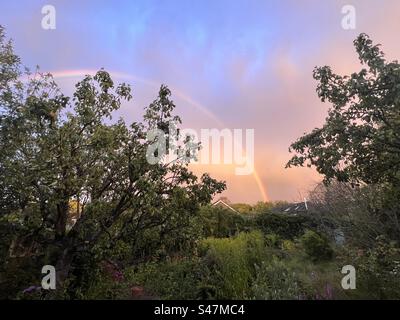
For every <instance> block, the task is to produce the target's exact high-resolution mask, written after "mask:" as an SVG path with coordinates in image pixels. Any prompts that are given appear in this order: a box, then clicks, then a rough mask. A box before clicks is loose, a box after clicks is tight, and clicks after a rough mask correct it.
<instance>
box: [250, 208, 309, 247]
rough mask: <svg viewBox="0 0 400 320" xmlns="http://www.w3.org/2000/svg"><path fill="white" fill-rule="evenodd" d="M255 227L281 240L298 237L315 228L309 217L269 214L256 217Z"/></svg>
mask: <svg viewBox="0 0 400 320" xmlns="http://www.w3.org/2000/svg"><path fill="white" fill-rule="evenodd" d="M256 225H257V227H258V228H260V229H261V230H262V232H264V233H265V234H276V235H278V236H280V237H281V238H283V239H289V240H293V239H295V238H297V237H300V236H301V235H302V234H303V233H304V232H305V230H306V229H313V228H314V227H315V225H314V222H313V221H312V219H311V218H310V217H306V216H289V215H285V214H278V213H269V212H267V213H263V214H260V215H259V216H257V218H256Z"/></svg>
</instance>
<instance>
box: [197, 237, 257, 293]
mask: <svg viewBox="0 0 400 320" xmlns="http://www.w3.org/2000/svg"><path fill="white" fill-rule="evenodd" d="M201 252H202V254H203V259H204V261H205V263H206V265H207V266H208V269H209V270H210V275H211V277H210V279H208V281H209V283H207V284H208V285H212V286H214V287H215V288H216V293H215V294H216V295H215V297H216V298H218V299H245V298H248V297H249V294H250V282H251V280H252V278H253V277H254V276H255V273H256V265H259V264H261V262H262V260H263V258H265V244H264V239H263V236H262V234H261V232H259V231H253V232H250V233H240V234H239V235H238V236H236V237H234V238H224V239H215V238H208V239H205V240H203V241H202V243H201Z"/></svg>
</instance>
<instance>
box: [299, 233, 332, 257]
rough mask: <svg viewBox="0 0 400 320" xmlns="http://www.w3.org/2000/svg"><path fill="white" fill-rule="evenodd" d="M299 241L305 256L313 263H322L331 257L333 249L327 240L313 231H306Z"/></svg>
mask: <svg viewBox="0 0 400 320" xmlns="http://www.w3.org/2000/svg"><path fill="white" fill-rule="evenodd" d="M300 241H301V244H302V245H303V247H304V250H305V252H306V254H307V255H308V256H309V257H310V258H311V259H312V260H313V261H324V260H329V259H331V258H332V257H333V249H332V247H331V245H330V243H329V240H328V239H327V238H326V237H324V236H322V235H319V234H318V233H316V232H314V231H311V230H307V231H306V233H305V234H304V235H303V236H302V237H301V239H300Z"/></svg>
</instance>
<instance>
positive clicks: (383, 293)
mask: <svg viewBox="0 0 400 320" xmlns="http://www.w3.org/2000/svg"><path fill="white" fill-rule="evenodd" d="M343 261H344V262H343V265H344V264H345V263H346V262H347V264H351V265H353V266H354V267H355V269H356V279H357V281H356V287H357V289H356V290H352V291H354V292H351V293H352V297H353V298H361V299H396V300H398V299H400V248H399V247H398V245H396V244H394V243H390V242H388V241H386V240H384V239H383V238H378V239H377V242H376V246H375V247H374V248H371V249H369V250H355V249H351V250H348V252H347V256H346V257H345V258H344V259H343ZM348 261H351V262H350V263H348Z"/></svg>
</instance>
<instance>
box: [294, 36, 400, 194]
mask: <svg viewBox="0 0 400 320" xmlns="http://www.w3.org/2000/svg"><path fill="white" fill-rule="evenodd" d="M354 45H355V48H356V50H357V53H358V55H359V59H360V62H361V63H362V65H363V66H364V67H363V68H362V69H361V71H359V72H356V73H353V74H351V75H350V76H339V75H336V74H335V73H333V72H332V70H331V68H330V67H328V66H325V67H318V68H316V69H315V70H314V79H316V80H317V81H319V84H318V86H317V93H318V96H319V97H320V98H321V100H322V101H323V102H325V101H329V102H330V103H331V104H332V106H331V108H330V109H329V113H328V117H327V118H326V122H325V124H324V125H323V126H322V127H321V128H316V129H314V130H313V131H312V132H311V133H308V134H306V135H304V136H302V137H301V138H299V139H298V140H297V141H296V142H295V143H293V144H292V145H291V147H290V151H292V150H294V151H295V152H296V153H297V154H296V155H295V156H293V157H292V159H291V160H290V161H289V162H288V164H287V167H290V166H303V165H304V164H307V166H315V167H316V169H317V170H318V172H319V173H321V174H323V175H324V177H325V181H330V180H331V179H333V178H336V179H337V180H339V181H342V182H347V181H349V182H352V183H382V182H383V183H389V184H391V185H396V186H399V184H400V64H399V63H398V62H397V61H393V62H387V61H386V60H385V58H384V54H383V52H382V51H381V50H380V48H379V45H374V44H373V43H372V41H371V40H370V39H369V37H368V36H367V35H365V34H361V35H360V36H359V37H358V38H357V39H356V40H355V41H354Z"/></svg>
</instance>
